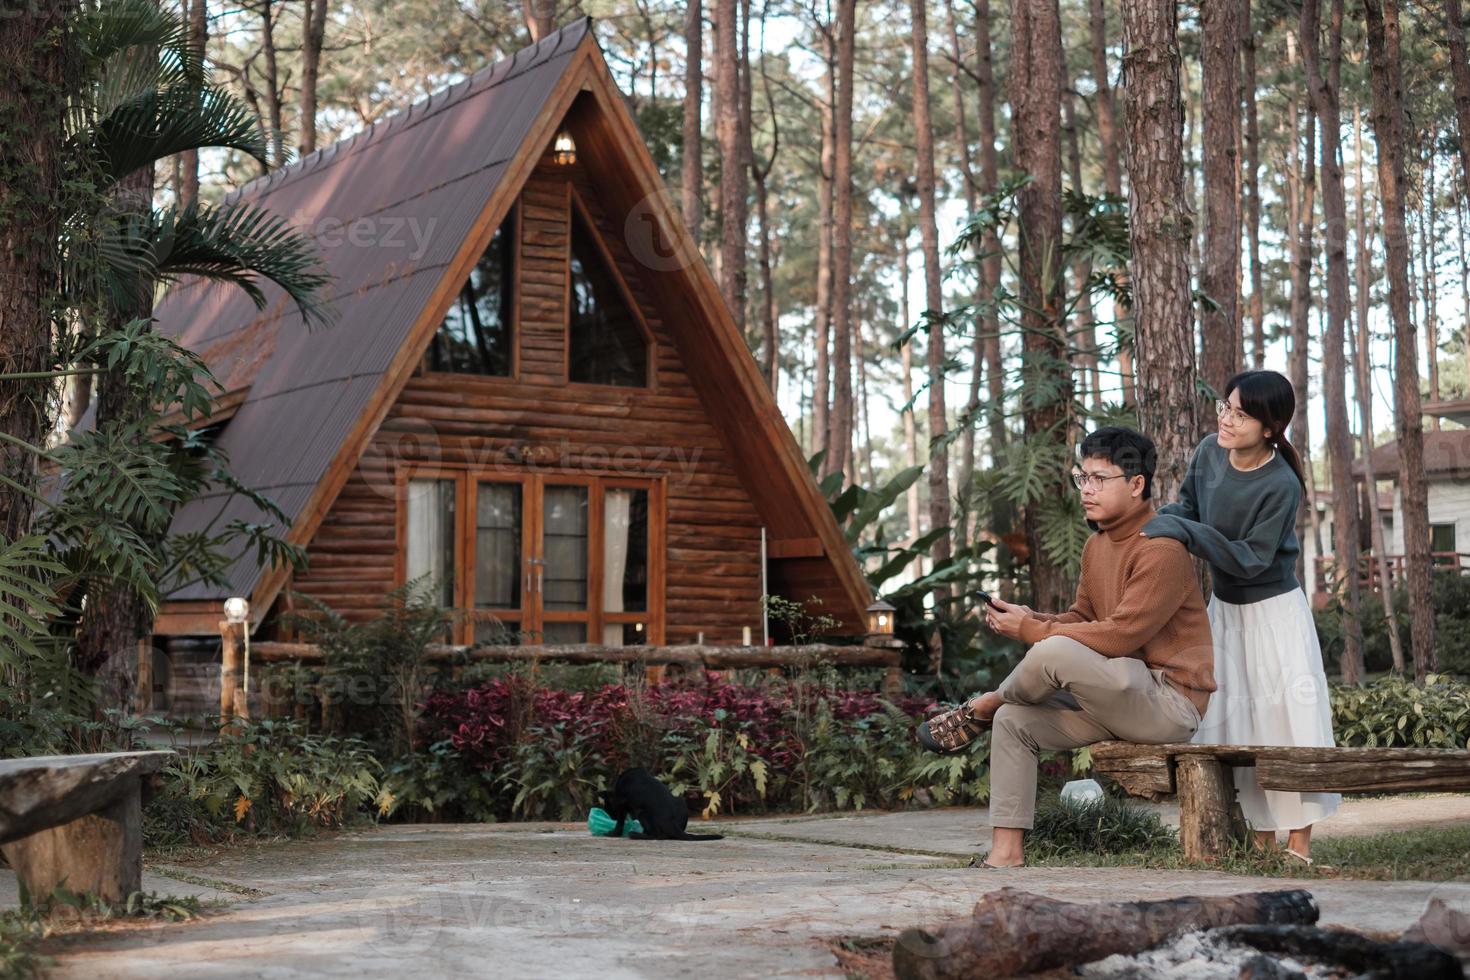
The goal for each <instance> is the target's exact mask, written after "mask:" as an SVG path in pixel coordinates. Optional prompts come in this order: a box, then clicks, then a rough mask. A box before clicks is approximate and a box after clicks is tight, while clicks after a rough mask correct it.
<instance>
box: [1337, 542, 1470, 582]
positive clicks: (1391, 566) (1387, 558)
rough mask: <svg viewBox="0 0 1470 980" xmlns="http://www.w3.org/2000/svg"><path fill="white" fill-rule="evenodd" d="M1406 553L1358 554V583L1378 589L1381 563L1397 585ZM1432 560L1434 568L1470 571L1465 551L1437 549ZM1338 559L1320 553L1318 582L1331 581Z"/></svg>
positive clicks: (1400, 579)
mask: <svg viewBox="0 0 1470 980" xmlns="http://www.w3.org/2000/svg"><path fill="white" fill-rule="evenodd" d="M1405 560H1406V559H1405V556H1404V555H1384V556H1381V557H1380V556H1378V555H1359V556H1358V584H1359V585H1360V586H1361V587H1362V588H1365V589H1372V590H1374V591H1377V589H1378V586H1379V582H1380V578H1379V576H1380V572H1379V567H1380V563H1381V564H1386V565H1387V566H1388V579H1389V583H1390V584H1391V585H1393V586H1397V585H1398V584H1399V583H1400V582H1402V581H1403V576H1404V565H1405ZM1430 560H1431V561H1432V562H1433V563H1434V568H1435V569H1436V570H1438V569H1448V570H1452V571H1459V572H1460V573H1461V574H1465V573H1467V572H1470V554H1466V553H1465V552H1463V551H1435V552H1432V553H1431V554H1430ZM1336 563H1337V562H1336V559H1335V558H1333V557H1332V556H1331V555H1318V556H1317V561H1316V567H1317V577H1316V581H1317V582H1319V583H1320V582H1326V581H1329V578H1330V576H1331V574H1332V572H1333V566H1334V565H1335V564H1336Z"/></svg>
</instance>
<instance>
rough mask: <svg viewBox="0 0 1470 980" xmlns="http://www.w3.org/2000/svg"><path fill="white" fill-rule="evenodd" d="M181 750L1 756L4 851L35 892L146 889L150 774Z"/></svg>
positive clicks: (110, 894) (119, 893)
mask: <svg viewBox="0 0 1470 980" xmlns="http://www.w3.org/2000/svg"><path fill="white" fill-rule="evenodd" d="M173 756H174V753H173V751H171V750H168V751H158V752H109V753H104V754H99V755H47V756H32V757H30V758H22V759H3V760H0V852H3V853H4V854H5V859H6V860H7V861H9V862H10V866H11V867H13V868H14V869H15V873H16V876H17V877H18V878H19V879H20V882H21V884H22V885H24V886H25V888H26V890H27V892H28V893H29V894H30V895H32V896H36V897H40V896H43V895H49V894H50V893H51V891H52V889H54V888H56V887H57V886H58V885H65V887H66V888H68V889H69V890H71V891H74V892H78V893H82V892H88V893H91V894H94V895H98V896H100V897H102V898H104V899H106V900H107V901H110V902H121V901H124V900H125V899H126V898H127V897H128V896H129V895H130V894H132V893H133V892H136V891H141V890H142V884H143V806H142V791H143V782H144V780H145V778H147V777H150V776H152V775H153V774H154V773H156V772H158V770H160V769H161V768H163V766H164V764H165V763H166V762H168V761H169V760H170V759H172V758H173Z"/></svg>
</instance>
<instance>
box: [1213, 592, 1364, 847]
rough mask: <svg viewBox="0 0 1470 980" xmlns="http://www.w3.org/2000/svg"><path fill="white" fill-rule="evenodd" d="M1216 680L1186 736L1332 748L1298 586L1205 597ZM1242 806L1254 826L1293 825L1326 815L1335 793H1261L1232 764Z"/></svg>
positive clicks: (1249, 771)
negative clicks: (1238, 598) (1257, 595)
mask: <svg viewBox="0 0 1470 980" xmlns="http://www.w3.org/2000/svg"><path fill="white" fill-rule="evenodd" d="M1209 616H1210V630H1211V632H1212V634H1213V635H1214V640H1215V685H1216V688H1217V689H1216V691H1215V693H1214V694H1212V695H1210V704H1209V707H1208V708H1207V709H1206V711H1205V716H1204V718H1203V719H1202V720H1201V721H1200V726H1199V730H1198V731H1196V732H1195V733H1194V738H1193V739H1192V740H1191V741H1194V742H1205V743H1209V744H1215V745H1298V746H1319V747H1325V746H1332V745H1334V744H1336V743H1335V741H1334V740H1333V737H1332V706H1331V704H1330V703H1329V702H1328V700H1327V676H1326V674H1325V673H1324V672H1323V670H1322V648H1321V646H1320V645H1319V644H1318V641H1317V626H1316V623H1315V622H1313V620H1312V609H1311V606H1310V605H1309V604H1308V603H1307V596H1306V593H1304V592H1303V591H1302V590H1301V589H1300V588H1297V589H1293V590H1292V591H1291V592H1287V593H1285V594H1283V595H1279V596H1272V597H1271V598H1270V599H1262V600H1260V601H1259V602H1249V603H1244V604H1239V605H1237V604H1236V603H1233V602H1222V601H1221V600H1220V599H1219V598H1218V597H1216V596H1213V595H1212V596H1211V597H1210V604H1209ZM1235 788H1236V790H1237V792H1238V795H1239V799H1240V808H1241V811H1242V812H1243V813H1244V814H1245V818H1246V820H1247V821H1248V822H1249V823H1250V825H1251V826H1252V827H1253V828H1254V829H1256V830H1296V829H1298V828H1300V827H1305V826H1307V825H1308V824H1314V823H1316V822H1317V821H1319V820H1321V819H1322V818H1324V817H1329V816H1331V815H1332V814H1333V812H1335V811H1336V810H1337V807H1338V804H1339V803H1341V802H1342V797H1341V796H1340V795H1339V794H1337V793H1288V792H1280V791H1276V790H1263V789H1261V788H1260V786H1258V785H1257V784H1256V770H1255V768H1254V767H1236V769H1235Z"/></svg>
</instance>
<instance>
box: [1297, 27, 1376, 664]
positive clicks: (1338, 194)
mask: <svg viewBox="0 0 1470 980" xmlns="http://www.w3.org/2000/svg"><path fill="white" fill-rule="evenodd" d="M1317 4H1318V0H1303V2H1302V11H1301V23H1300V34H1301V42H1302V60H1303V62H1304V63H1305V65H1306V69H1307V89H1308V91H1309V93H1310V94H1311V98H1312V104H1313V105H1314V106H1315V107H1316V112H1317V118H1318V119H1319V120H1320V121H1321V127H1322V213H1323V219H1324V221H1325V223H1326V234H1325V235H1324V236H1323V242H1324V247H1325V248H1326V252H1327V331H1326V334H1325V336H1324V337H1323V338H1322V393H1323V396H1324V398H1325V399H1326V402H1327V404H1326V416H1327V458H1328V462H1329V464H1330V467H1331V473H1332V551H1333V568H1334V569H1335V573H1336V577H1337V581H1336V582H1335V583H1334V585H1335V589H1334V591H1335V592H1336V593H1337V595H1338V596H1339V598H1340V599H1341V600H1342V605H1343V618H1342V626H1343V637H1344V649H1343V654H1342V664H1341V668H1342V680H1343V683H1345V684H1360V683H1362V682H1363V680H1365V677H1364V667H1363V629H1362V609H1361V599H1360V596H1359V587H1358V495H1357V494H1356V493H1355V492H1354V485H1353V471H1352V466H1353V439H1352V432H1351V431H1350V429H1349V427H1348V412H1347V363H1346V361H1345V357H1344V344H1345V343H1346V332H1347V321H1348V305H1349V303H1350V300H1349V297H1348V263H1347V191H1346V189H1345V188H1344V186H1343V176H1342V164H1341V163H1340V162H1339V161H1341V160H1342V111H1341V108H1340V106H1339V105H1338V92H1339V91H1340V89H1341V77H1342V6H1343V0H1333V2H1332V16H1331V20H1330V21H1329V26H1328V31H1327V36H1328V38H1329V39H1330V40H1329V51H1328V57H1327V72H1326V74H1325V75H1324V74H1323V72H1322V64H1321V60H1322V59H1321V57H1320V43H1319V41H1318V31H1319V26H1320V25H1319V21H1320V12H1319V9H1318V6H1317Z"/></svg>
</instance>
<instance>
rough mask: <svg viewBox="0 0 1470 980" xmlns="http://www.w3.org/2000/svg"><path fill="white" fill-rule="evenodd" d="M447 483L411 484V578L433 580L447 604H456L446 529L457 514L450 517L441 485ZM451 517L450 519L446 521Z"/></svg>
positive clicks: (416, 482) (444, 602)
mask: <svg viewBox="0 0 1470 980" xmlns="http://www.w3.org/2000/svg"><path fill="white" fill-rule="evenodd" d="M447 482H448V481H446V480H409V481H408V569H407V570H408V579H409V581H413V580H414V579H416V578H420V577H422V576H424V575H428V576H430V578H431V580H432V585H431V589H432V590H433V592H432V593H431V594H435V595H437V596H438V597H439V602H440V603H441V604H443V605H453V599H452V591H451V590H452V589H453V582H452V580H451V578H450V572H451V569H449V568H446V567H445V561H444V556H445V551H446V548H445V544H446V543H447V537H448V534H449V528H448V527H447V526H446V524H447V522H448V521H452V520H453V514H452V512H450V513H449V514H446V512H445V507H444V498H443V495H442V494H443V491H442V489H441V487H440V484H442V483H447ZM446 518H447V520H446Z"/></svg>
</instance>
